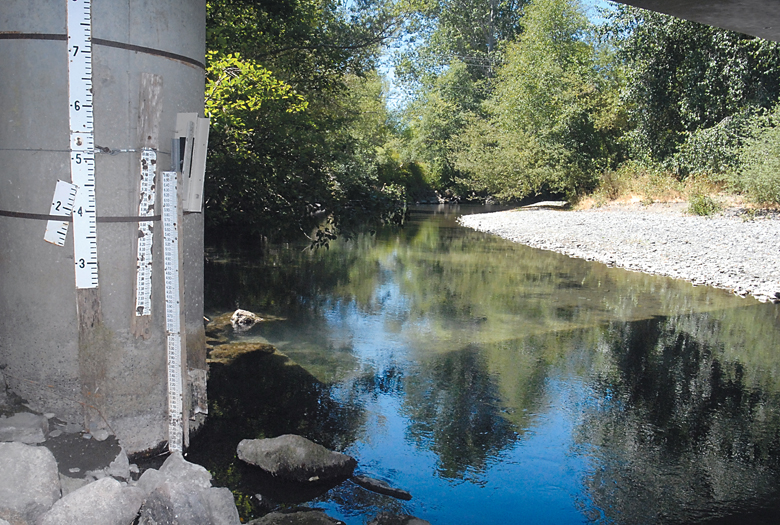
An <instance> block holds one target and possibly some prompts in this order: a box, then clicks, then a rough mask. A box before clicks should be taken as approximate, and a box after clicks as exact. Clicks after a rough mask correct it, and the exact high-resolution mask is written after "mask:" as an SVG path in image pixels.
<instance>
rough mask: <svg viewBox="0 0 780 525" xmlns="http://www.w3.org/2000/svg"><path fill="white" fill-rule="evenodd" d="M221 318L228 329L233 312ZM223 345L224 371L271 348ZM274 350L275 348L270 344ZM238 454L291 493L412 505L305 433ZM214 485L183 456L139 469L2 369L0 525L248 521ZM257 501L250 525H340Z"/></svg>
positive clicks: (423, 524)
mask: <svg viewBox="0 0 780 525" xmlns="http://www.w3.org/2000/svg"><path fill="white" fill-rule="evenodd" d="M246 313H249V312H246ZM252 315H254V314H252ZM234 316H235V314H234ZM223 317H225V320H224V323H226V324H228V325H229V324H230V314H226V315H225V316H223ZM221 343H222V344H220V345H219V346H218V348H216V349H214V350H213V352H221V354H220V357H219V358H218V359H216V360H215V361H214V362H216V363H219V364H220V365H221V366H229V364H230V363H231V362H232V361H233V360H234V359H235V358H236V357H237V356H241V355H245V354H247V353H252V352H257V353H266V352H267V351H268V348H267V347H269V346H270V345H255V347H249V346H248V345H247V344H246V343H238V344H235V345H231V344H230V343H225V342H224V341H221ZM231 346H236V348H230V347H231ZM271 351H272V352H273V351H275V349H273V347H271ZM269 443H270V444H273V445H274V446H272V447H271V446H270V445H269ZM269 447H270V448H269ZM237 453H238V455H239V457H242V455H244V456H246V457H242V460H244V461H246V462H247V463H248V464H250V465H253V466H257V468H258V469H260V470H263V471H267V472H268V474H269V479H270V483H271V484H281V485H283V486H287V485H289V480H288V479H287V478H293V479H295V480H297V481H298V482H299V485H300V484H303V485H307V489H309V490H316V491H317V492H316V493H317V494H318V495H319V494H322V493H325V492H327V491H328V490H330V489H331V488H333V487H335V486H337V485H338V484H340V483H343V482H346V481H347V480H352V481H351V482H353V483H355V484H356V485H358V486H360V487H363V489H365V490H368V491H371V492H375V493H378V494H382V495H387V496H389V497H392V498H396V499H401V500H409V499H411V495H410V494H409V493H408V492H405V491H403V490H400V489H397V488H394V487H391V486H390V485H388V484H387V483H386V482H383V481H382V480H377V479H374V478H370V477H368V476H365V475H359V476H352V474H353V470H354V468H355V467H356V465H357V461H356V460H355V459H354V458H351V457H349V456H344V455H343V454H338V453H335V452H332V451H328V450H326V449H324V447H320V446H319V445H317V444H315V443H312V442H309V441H308V440H305V439H304V438H303V437H300V436H295V435H287V436H280V437H279V438H274V439H266V440H244V441H242V442H241V444H239V447H238V449H237ZM163 460H164V461H163ZM155 467H159V468H155ZM253 468H254V467H253ZM301 480H303V481H302V482H301ZM212 483H213V480H212V475H211V474H210V473H209V471H208V470H207V469H206V468H204V467H203V466H201V465H198V464H195V463H191V462H189V461H187V460H186V459H185V458H184V457H183V456H182V454H180V453H173V454H170V455H168V456H167V457H158V458H155V459H153V460H148V459H146V460H144V464H143V465H141V466H139V465H136V464H133V463H131V461H130V458H128V456H127V454H126V453H125V451H124V449H123V448H122V446H121V443H120V442H119V441H117V439H116V438H115V436H112V435H110V434H109V432H108V431H105V430H94V431H91V432H90V431H88V430H86V429H85V428H83V427H82V426H81V425H80V424H78V423H73V422H65V421H62V420H60V419H58V418H57V417H56V414H37V413H34V412H31V411H30V410H29V409H28V407H27V406H25V405H24V403H23V400H21V399H20V398H19V397H18V396H16V395H14V394H13V393H11V392H9V391H8V390H7V385H6V383H5V379H4V376H3V371H2V370H0V525H60V524H65V523H67V524H71V523H78V524H79V525H239V524H240V523H242V521H241V519H240V518H239V512H238V509H237V507H236V503H235V498H234V495H233V493H232V492H231V490H230V489H228V488H225V487H214V486H212ZM312 485H316V487H314V488H311V487H310V486H312ZM254 497H255V498H256V499H257V501H258V503H259V504H261V503H262V505H260V506H265V507H267V508H266V511H265V512H267V514H265V515H264V516H262V517H260V518H258V519H255V520H253V521H251V522H249V525H292V524H294V525H339V524H341V525H343V523H342V522H341V521H339V520H337V519H335V518H332V517H330V516H328V515H326V514H325V513H324V512H322V511H321V510H318V509H316V508H308V507H305V506H303V507H301V506H299V507H293V508H291V506H290V505H281V506H279V505H273V504H271V505H270V506H269V503H268V501H270V500H269V499H268V498H266V497H263V496H262V495H260V494H256V495H255V496H254ZM368 525H429V524H428V522H427V521H424V520H420V519H418V518H415V517H413V516H409V515H398V514H390V513H379V514H378V515H376V516H374V517H373V518H372V519H370V520H369V521H368Z"/></svg>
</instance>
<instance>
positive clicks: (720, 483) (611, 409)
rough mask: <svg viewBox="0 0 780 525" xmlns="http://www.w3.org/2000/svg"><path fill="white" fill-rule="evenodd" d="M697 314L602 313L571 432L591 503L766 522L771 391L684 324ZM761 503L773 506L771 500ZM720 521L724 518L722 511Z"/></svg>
mask: <svg viewBox="0 0 780 525" xmlns="http://www.w3.org/2000/svg"><path fill="white" fill-rule="evenodd" d="M701 317H705V318H706V316H684V317H679V318H664V317H655V318H652V319H647V320H643V321H634V322H630V323H611V324H610V325H609V327H608V328H607V329H606V334H605V335H606V337H605V340H604V343H605V345H606V347H607V349H608V353H609V359H610V366H609V367H607V368H605V369H602V371H601V373H600V374H599V375H598V377H597V379H596V380H595V382H594V389H595V390H596V393H597V398H598V399H599V403H598V404H596V405H595V406H591V408H590V410H588V411H586V413H585V417H584V421H583V424H582V425H581V426H580V429H579V440H580V441H581V442H582V443H587V444H589V445H590V446H592V447H594V452H593V460H592V461H593V472H592V474H591V475H589V476H588V477H587V478H586V486H587V491H588V493H589V495H590V497H591V498H592V499H593V502H594V504H595V506H597V507H598V508H600V509H601V510H602V511H603V512H604V513H605V514H606V516H607V517H608V518H609V520H614V522H619V523H654V522H659V521H660V522H665V523H694V522H713V523H716V522H721V521H720V520H727V519H728V517H729V516H731V515H739V516H741V517H742V519H747V518H748V516H752V520H753V521H751V523H761V522H762V521H761V520H762V519H763V518H762V516H765V517H769V516H771V519H770V521H766V523H776V522H777V521H776V520H777V514H774V512H775V511H776V510H777V508H776V507H777V505H776V503H769V504H767V502H771V501H773V500H774V501H777V500H776V495H777V493H778V474H779V473H780V468H779V467H780V411H779V410H778V407H780V396H778V393H777V391H766V390H763V389H762V388H761V385H757V384H749V383H747V382H746V380H745V375H746V374H745V370H744V367H743V365H742V364H741V363H739V362H735V361H727V360H724V359H723V358H722V357H721V355H722V348H719V347H718V346H715V347H713V346H710V345H709V344H707V343H704V342H702V341H700V340H697V339H696V338H695V337H694V336H692V335H691V333H689V332H687V331H685V329H684V328H685V326H686V325H691V324H692V323H701V322H702V319H701ZM771 507H775V508H774V509H771ZM724 522H726V521H724Z"/></svg>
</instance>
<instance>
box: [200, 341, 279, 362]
mask: <svg viewBox="0 0 780 525" xmlns="http://www.w3.org/2000/svg"><path fill="white" fill-rule="evenodd" d="M275 351H276V348H274V346H273V345H270V344H268V343H245V342H237V343H227V344H220V345H216V346H214V349H213V350H212V351H211V352H209V357H208V362H209V363H221V364H225V365H227V364H230V363H232V362H233V361H234V360H235V359H236V358H237V357H239V356H241V355H244V354H249V353H252V352H262V353H265V354H273V353H274V352H275Z"/></svg>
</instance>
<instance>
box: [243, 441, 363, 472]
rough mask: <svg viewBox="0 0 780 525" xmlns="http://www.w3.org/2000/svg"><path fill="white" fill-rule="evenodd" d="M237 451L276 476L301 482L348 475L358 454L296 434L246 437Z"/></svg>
mask: <svg viewBox="0 0 780 525" xmlns="http://www.w3.org/2000/svg"><path fill="white" fill-rule="evenodd" d="M237 452H238V458H239V459H240V460H242V461H244V462H246V463H249V464H250V465H255V466H257V467H260V468H261V469H263V470H264V471H266V472H268V473H269V474H271V475H273V476H278V477H280V478H282V479H288V480H292V481H300V482H307V481H309V482H317V481H328V480H333V479H339V478H344V479H346V478H348V477H350V476H351V475H352V472H353V471H354V470H355V467H356V466H357V461H356V460H355V458H353V457H351V456H347V455H346V454H340V453H338V452H333V451H330V450H328V449H327V448H325V447H323V446H322V445H318V444H317V443H314V442H312V441H309V440H308V439H306V438H304V437H301V436H296V435H294V434H285V435H283V436H279V437H276V438H269V439H244V440H242V441H241V442H240V443H239V444H238V448H237Z"/></svg>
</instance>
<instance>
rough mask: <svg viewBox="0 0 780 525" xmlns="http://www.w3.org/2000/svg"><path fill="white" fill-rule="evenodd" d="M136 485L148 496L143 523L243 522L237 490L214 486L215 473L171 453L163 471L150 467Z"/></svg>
mask: <svg viewBox="0 0 780 525" xmlns="http://www.w3.org/2000/svg"><path fill="white" fill-rule="evenodd" d="M136 486H137V487H138V488H139V489H140V490H142V491H143V492H144V493H145V494H146V495H147V497H146V501H144V504H143V505H142V507H141V512H140V517H139V520H138V524H139V525H239V524H240V523H241V521H240V519H239V517H238V509H236V504H235V500H234V499H233V493H232V492H230V490H229V489H226V488H212V487H211V474H209V472H208V471H207V470H206V469H205V468H203V467H202V466H200V465H195V464H194V463H190V462H188V461H186V460H185V459H184V458H183V457H182V455H181V454H178V453H174V454H171V455H170V456H169V457H168V459H166V460H165V463H163V465H162V467H160V470H159V471H158V470H154V469H149V470H146V471H145V472H144V473H143V475H141V477H140V478H139V479H138V482H137V483H136Z"/></svg>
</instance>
